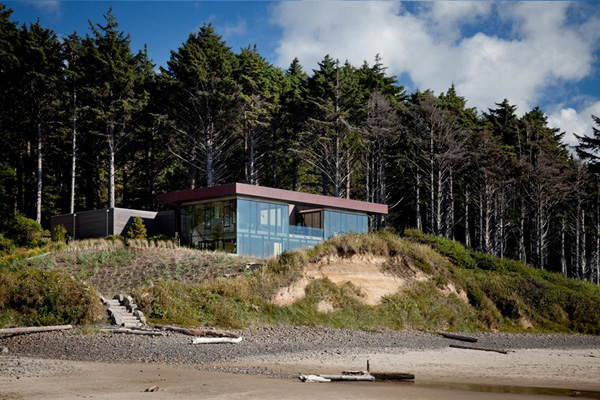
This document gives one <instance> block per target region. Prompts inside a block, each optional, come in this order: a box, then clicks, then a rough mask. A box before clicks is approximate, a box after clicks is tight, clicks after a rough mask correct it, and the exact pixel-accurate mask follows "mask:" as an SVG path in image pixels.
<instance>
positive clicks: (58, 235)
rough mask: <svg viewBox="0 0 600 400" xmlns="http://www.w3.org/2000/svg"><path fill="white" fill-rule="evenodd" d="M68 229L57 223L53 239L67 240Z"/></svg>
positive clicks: (58, 240)
mask: <svg viewBox="0 0 600 400" xmlns="http://www.w3.org/2000/svg"><path fill="white" fill-rule="evenodd" d="M66 239H67V229H66V228H65V227H64V226H62V225H56V226H55V227H54V229H53V230H52V241H53V242H61V243H63V242H66Z"/></svg>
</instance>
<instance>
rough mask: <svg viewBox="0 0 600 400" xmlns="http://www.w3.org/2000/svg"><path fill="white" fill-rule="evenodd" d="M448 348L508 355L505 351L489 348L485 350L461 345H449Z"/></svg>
mask: <svg viewBox="0 0 600 400" xmlns="http://www.w3.org/2000/svg"><path fill="white" fill-rule="evenodd" d="M450 347H453V348H455V349H465V350H481V351H493V352H496V353H501V354H508V351H507V350H500V349H490V348H486V347H473V346H463V345H461V344H451V345H450Z"/></svg>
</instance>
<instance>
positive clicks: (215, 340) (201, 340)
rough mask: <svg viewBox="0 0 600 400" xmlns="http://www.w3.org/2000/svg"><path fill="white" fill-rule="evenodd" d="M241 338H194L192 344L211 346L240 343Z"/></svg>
mask: <svg viewBox="0 0 600 400" xmlns="http://www.w3.org/2000/svg"><path fill="white" fill-rule="evenodd" d="M241 341H242V338H241V337H237V338H230V337H206V336H204V337H195V338H194V339H193V340H192V344H212V343H240V342H241Z"/></svg>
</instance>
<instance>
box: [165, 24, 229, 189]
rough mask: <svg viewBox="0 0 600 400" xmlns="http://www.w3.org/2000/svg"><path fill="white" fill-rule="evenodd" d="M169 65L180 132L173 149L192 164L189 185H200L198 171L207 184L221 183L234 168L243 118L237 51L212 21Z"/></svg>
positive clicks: (172, 111)
mask: <svg viewBox="0 0 600 400" xmlns="http://www.w3.org/2000/svg"><path fill="white" fill-rule="evenodd" d="M167 65H168V69H167V70H166V71H164V72H165V73H166V74H167V76H169V77H170V78H171V86H170V88H169V89H168V90H169V92H170V94H171V97H170V104H169V106H168V109H169V111H168V113H169V119H170V122H171V127H172V128H173V129H174V130H175V132H176V135H174V136H173V142H172V143H171V151H172V152H173V154H174V155H175V157H177V158H178V159H180V160H181V161H182V162H183V163H184V164H185V165H186V166H187V168H188V184H189V187H190V188H194V187H196V186H197V180H198V174H199V172H201V173H203V175H204V185H205V186H213V185H216V184H219V183H221V182H223V181H224V179H225V177H226V176H227V175H228V173H229V170H228V168H227V166H228V161H229V160H228V159H229V150H230V148H231V145H232V137H231V134H232V133H233V132H235V131H236V129H237V127H238V126H239V119H240V118H239V109H240V108H239V104H240V103H239V91H240V88H239V85H238V84H237V83H236V81H235V80H234V78H233V68H234V65H235V58H234V55H233V53H232V52H231V49H230V48H229V47H227V45H226V43H225V41H223V39H222V38H221V36H219V35H217V34H216V33H215V31H214V29H213V27H212V26H211V25H204V26H203V27H202V28H200V32H198V33H193V34H190V36H189V37H188V40H187V41H186V42H184V43H183V45H182V46H181V47H180V48H179V49H178V50H177V51H173V52H171V59H170V60H169V61H168V62H167Z"/></svg>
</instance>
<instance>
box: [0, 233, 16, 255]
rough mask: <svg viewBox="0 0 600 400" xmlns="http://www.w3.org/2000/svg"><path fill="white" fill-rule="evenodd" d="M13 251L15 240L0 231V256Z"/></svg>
mask: <svg viewBox="0 0 600 400" xmlns="http://www.w3.org/2000/svg"><path fill="white" fill-rule="evenodd" d="M14 251H15V242H13V241H12V240H11V239H9V238H7V237H4V235H3V234H1V233H0V256H4V255H7V254H12V253H13V252H14Z"/></svg>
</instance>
